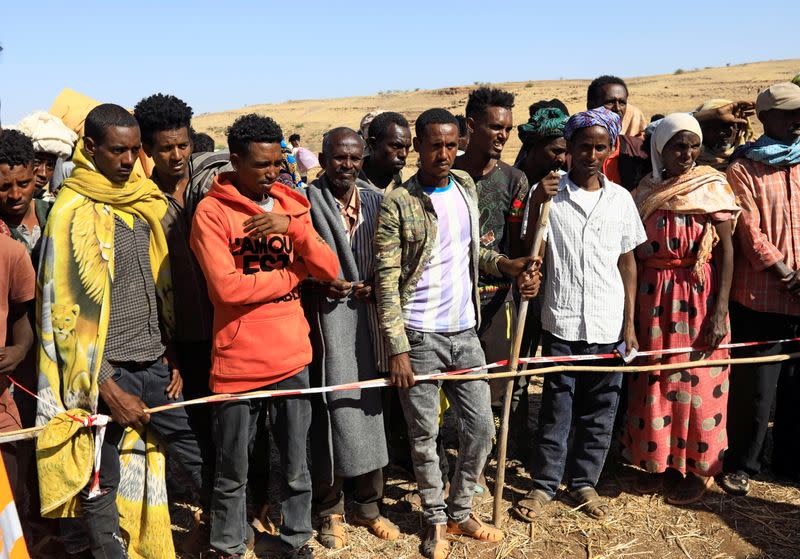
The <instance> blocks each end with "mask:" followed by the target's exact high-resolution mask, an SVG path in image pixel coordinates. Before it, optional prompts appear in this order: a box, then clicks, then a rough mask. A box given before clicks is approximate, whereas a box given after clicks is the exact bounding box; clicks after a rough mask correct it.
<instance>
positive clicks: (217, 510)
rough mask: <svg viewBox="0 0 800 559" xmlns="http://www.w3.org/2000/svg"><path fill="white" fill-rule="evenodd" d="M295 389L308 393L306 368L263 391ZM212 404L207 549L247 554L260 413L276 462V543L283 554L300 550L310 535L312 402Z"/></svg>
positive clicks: (294, 398)
mask: <svg viewBox="0 0 800 559" xmlns="http://www.w3.org/2000/svg"><path fill="white" fill-rule="evenodd" d="M294 388H308V369H307V368H306V369H303V370H302V371H300V372H299V373H297V374H296V375H294V376H292V377H289V378H287V379H284V380H282V381H280V382H277V383H275V384H270V385H268V386H265V387H263V388H262V390H283V389H294ZM212 405H213V413H212V426H213V431H214V443H215V446H216V449H217V467H216V473H215V475H214V494H213V496H212V501H211V547H212V548H214V549H215V550H216V551H217V552H219V553H221V554H223V555H237V554H238V555H244V554H245V552H246V551H247V546H246V543H245V541H246V539H247V538H248V535H249V533H250V530H251V528H250V527H249V525H248V523H247V509H246V504H247V503H246V488H247V480H248V467H249V466H248V464H249V457H250V454H251V453H252V452H253V442H254V440H255V439H256V431H257V429H258V422H259V418H260V417H263V411H267V412H268V413H269V417H270V422H271V425H272V436H273V437H274V438H275V443H276V444H277V446H278V451H279V453H280V457H281V470H282V472H281V473H282V477H283V479H282V487H281V493H282V494H281V516H282V517H283V522H282V524H281V535H280V539H281V544H282V546H283V547H284V548H285V549H295V548H298V547H300V546H302V545H303V544H304V543H306V542H307V541H308V540H309V539H311V535H312V530H311V474H310V473H309V469H308V457H307V455H306V438H307V437H308V428H309V426H310V425H311V401H310V400H309V399H308V397H306V396H291V397H281V398H268V399H259V400H235V401H230V402H220V403H218V404H212ZM264 408H266V410H264ZM265 467H268V465H265ZM256 499H258V497H256ZM263 500H264V501H265V500H266V496H263Z"/></svg>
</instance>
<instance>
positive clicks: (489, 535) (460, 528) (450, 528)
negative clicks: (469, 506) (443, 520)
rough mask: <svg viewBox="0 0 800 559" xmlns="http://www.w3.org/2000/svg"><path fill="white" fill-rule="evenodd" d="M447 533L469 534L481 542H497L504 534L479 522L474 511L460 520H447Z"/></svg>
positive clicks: (456, 534)
mask: <svg viewBox="0 0 800 559" xmlns="http://www.w3.org/2000/svg"><path fill="white" fill-rule="evenodd" d="M447 533H448V534H453V535H454V536H469V537H470V538H474V539H476V540H480V541H482V542H499V541H500V540H502V539H503V538H504V537H505V534H504V533H503V531H502V530H500V529H499V528H495V527H494V526H489V525H488V524H484V523H483V522H481V521H480V520H479V519H478V517H477V516H475V513H474V512H471V513H470V514H469V516H468V517H467V519H466V520H462V521H461V522H458V523H456V522H454V521H452V520H448V521H447Z"/></svg>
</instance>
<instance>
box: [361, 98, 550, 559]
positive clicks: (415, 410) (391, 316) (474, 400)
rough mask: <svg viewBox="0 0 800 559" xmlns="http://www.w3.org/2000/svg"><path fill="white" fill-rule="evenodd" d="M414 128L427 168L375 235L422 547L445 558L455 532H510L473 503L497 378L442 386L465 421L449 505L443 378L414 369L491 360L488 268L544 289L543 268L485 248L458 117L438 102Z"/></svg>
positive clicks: (392, 201) (390, 207)
mask: <svg viewBox="0 0 800 559" xmlns="http://www.w3.org/2000/svg"><path fill="white" fill-rule="evenodd" d="M415 126H416V138H414V149H415V150H416V151H417V152H418V153H419V156H420V158H419V159H420V170H419V171H418V172H417V174H416V175H415V176H414V177H412V178H411V179H410V180H408V181H406V182H405V183H404V184H403V185H402V186H400V187H398V188H396V189H394V190H393V191H392V192H391V193H389V194H388V195H387V196H386V198H384V200H383V203H382V204H381V212H380V216H379V219H378V229H377V233H376V237H375V248H376V268H375V269H376V286H377V302H378V315H379V317H380V321H381V329H382V331H383V334H384V337H385V338H386V342H387V344H388V348H389V354H390V359H389V372H390V375H391V380H392V383H393V384H394V385H395V386H397V387H398V388H399V395H400V402H401V404H402V406H403V410H404V412H405V416H406V420H407V421H408V426H409V439H410V442H411V455H412V459H413V462H414V472H415V474H416V478H417V484H418V485H419V489H420V497H421V499H422V504H423V509H424V516H425V521H426V524H427V530H426V533H425V537H424V540H423V542H422V546H421V551H422V554H423V555H425V556H426V557H428V558H432V559H444V558H445V557H447V555H448V554H449V551H450V544H449V543H448V541H447V539H446V533H451V534H463V535H466V536H470V537H473V538H476V539H479V540H482V541H488V542H496V541H499V540H500V539H502V538H503V533H502V532H501V531H500V530H498V529H497V528H493V527H491V526H488V525H486V524H484V523H483V522H482V521H481V520H479V519H478V518H477V516H475V515H474V514H473V513H472V511H471V508H472V496H473V495H474V488H475V483H476V481H477V479H478V475H479V474H480V472H481V471H482V470H483V467H484V464H485V462H486V457H487V455H488V454H489V450H490V448H491V444H492V443H491V440H492V435H493V434H494V424H493V422H492V411H491V406H490V401H489V386H488V383H487V382H486V381H483V380H476V381H465V382H453V383H446V384H445V385H444V386H443V388H444V391H445V394H446V395H447V398H448V400H449V401H450V403H451V405H452V406H453V408H454V409H455V411H456V414H457V415H458V418H459V426H460V428H459V457H458V462H457V464H456V471H455V474H454V477H453V479H452V481H451V484H450V494H449V497H448V500H447V503H446V504H445V500H444V491H443V489H444V488H443V483H442V472H441V471H440V467H439V457H438V455H437V453H436V436H437V434H438V431H439V423H438V417H439V388H440V385H441V384H442V383H441V382H436V381H429V382H421V383H418V384H415V382H414V373H418V374H421V373H431V372H436V371H452V370H456V369H462V368H470V367H477V366H481V365H483V364H484V362H485V360H484V355H483V351H482V350H481V347H480V342H479V340H478V336H477V334H476V332H475V328H476V326H477V325H478V321H479V317H480V307H479V296H478V290H477V276H478V273H479V270H481V271H483V272H486V273H490V274H492V275H494V276H497V277H500V276H501V275H502V274H505V275H507V276H509V277H512V278H517V277H520V279H519V280H518V285H519V286H520V289H521V290H522V293H523V295H525V296H529V295H533V294H535V291H536V288H537V287H538V285H536V283H537V281H536V280H537V277H538V276H536V274H535V273H532V272H525V270H526V268H527V267H528V265H529V264H530V263H531V262H530V259H527V258H518V259H515V260H510V259H508V258H507V257H505V256H503V255H501V254H498V253H497V252H494V251H492V250H488V249H485V248H483V247H480V245H479V242H478V231H479V228H478V211H477V193H476V189H475V184H474V183H473V182H472V179H470V177H469V175H468V174H467V173H463V172H460V171H451V167H452V165H453V161H454V160H455V157H456V151H457V149H458V121H456V119H455V117H454V116H453V115H452V114H451V113H449V112H448V111H446V110H444V109H430V110H428V111H425V112H423V113H422V114H421V115H420V116H419V118H418V119H417V121H416V125H415Z"/></svg>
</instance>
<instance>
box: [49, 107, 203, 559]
mask: <svg viewBox="0 0 800 559" xmlns="http://www.w3.org/2000/svg"><path fill="white" fill-rule="evenodd" d="M140 148H141V141H140V132H139V126H138V125H137V123H136V120H135V119H134V118H133V116H132V115H131V114H130V113H128V111H126V110H125V109H123V108H122V107H119V106H117V105H110V104H105V105H99V106H97V107H95V108H94V109H92V110H91V112H89V114H88V116H87V117H86V123H85V135H84V137H83V139H82V140H81V141H80V142H79V143H78V146H77V147H76V150H75V154H74V161H75V164H76V168H75V171H74V172H73V174H72V176H71V177H70V178H69V179H68V180H67V181H65V182H64V185H63V189H62V190H61V191H60V193H59V196H58V199H57V201H56V203H55V205H54V207H53V211H52V212H51V214H50V219H49V220H48V222H47V226H46V228H45V232H44V239H43V242H42V256H41V264H40V268H39V276H38V281H37V305H38V307H37V327H38V329H39V340H40V342H39V344H40V346H39V357H38V370H39V397H40V402H39V406H38V413H37V415H38V417H37V421H38V423H40V424H46V427H45V430H44V431H43V432H42V434H41V436H40V437H39V439H38V441H37V462H38V469H39V480H40V493H41V506H42V511H41V512H42V514H43V515H44V516H48V517H74V516H81V517H82V518H83V520H84V522H85V524H86V528H87V531H88V533H89V540H90V546H91V552H92V555H93V556H94V557H103V558H111V559H116V558H127V557H132V558H148V559H149V558H158V559H160V558H162V557H163V558H167V557H169V558H173V557H175V551H174V549H173V545H172V536H171V533H170V521H169V511H168V508H167V494H166V489H165V483H164V481H165V480H164V457H163V454H162V452H161V451H162V448H163V447H162V445H165V446H168V447H169V450H170V451H173V453H174V454H175V457H176V458H177V459H178V460H179V461H180V462H182V463H183V465H184V467H185V468H186V470H187V472H189V473H190V475H191V477H192V481H193V482H194V483H195V484H196V485H197V486H199V485H200V481H201V476H200V466H201V460H200V452H199V449H198V446H197V441H196V439H195V436H194V434H193V433H192V431H191V429H190V428H189V423H188V420H187V417H186V413H185V412H184V411H183V409H182V408H181V409H172V410H169V411H165V412H161V413H157V414H152V415H151V414H150V413H149V412H148V411H147V410H148V409H149V408H153V407H156V406H160V405H163V404H167V403H169V402H172V401H175V400H179V399H180V398H181V397H180V393H181V388H182V380H181V377H180V373H179V372H178V370H177V368H176V367H175V366H174V363H169V364H168V363H167V360H166V359H165V358H164V355H165V352H166V347H165V345H164V344H165V341H166V340H168V339H169V333H170V331H171V327H172V325H173V324H172V323H173V313H172V286H171V280H170V278H171V275H170V273H169V259H168V254H167V243H166V240H165V238H164V232H163V230H162V228H161V224H160V220H161V218H162V216H163V215H164V213H165V212H166V210H167V201H166V198H165V197H164V195H163V194H162V193H161V191H160V190H159V189H158V188H157V187H156V185H155V184H154V183H153V182H152V181H150V180H149V179H147V178H145V177H143V176H141V175H140V174H139V173H138V172H136V171H134V163H135V161H136V158H137V157H138V155H139V150H140ZM105 416H110V417H111V418H112V422H109V424H108V427H107V428H106V429H105V430H104V431H103V430H102V428H101V427H99V426H95V427H92V425H93V424H94V423H95V422H96V418H97V419H99V420H100V421H99V424H102V420H103V419H104V418H105ZM101 432H104V437H101V436H100V433H101ZM96 444H97V445H98V447H99V448H98V452H97V453H95V445H96Z"/></svg>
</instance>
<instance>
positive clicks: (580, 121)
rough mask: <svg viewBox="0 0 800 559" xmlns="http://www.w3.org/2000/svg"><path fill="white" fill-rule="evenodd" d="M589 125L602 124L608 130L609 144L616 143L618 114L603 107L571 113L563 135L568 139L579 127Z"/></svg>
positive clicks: (618, 128)
mask: <svg viewBox="0 0 800 559" xmlns="http://www.w3.org/2000/svg"><path fill="white" fill-rule="evenodd" d="M591 126H602V127H603V128H605V129H606V130H607V131H608V139H609V141H610V142H611V146H612V147H613V146H616V145H617V138H618V137H619V131H620V128H621V126H622V122H621V120H620V118H619V115H618V114H617V113H615V112H613V111H609V110H608V109H606V108H605V107H598V108H596V109H591V110H589V111H584V112H582V113H576V114H574V115H572V116H571V117H570V118H569V120H568V121H567V126H566V127H565V128H564V137H565V138H566V139H567V140H570V139H571V138H572V136H573V135H574V134H575V132H577V131H578V130H580V129H581V128H589V127H591Z"/></svg>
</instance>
